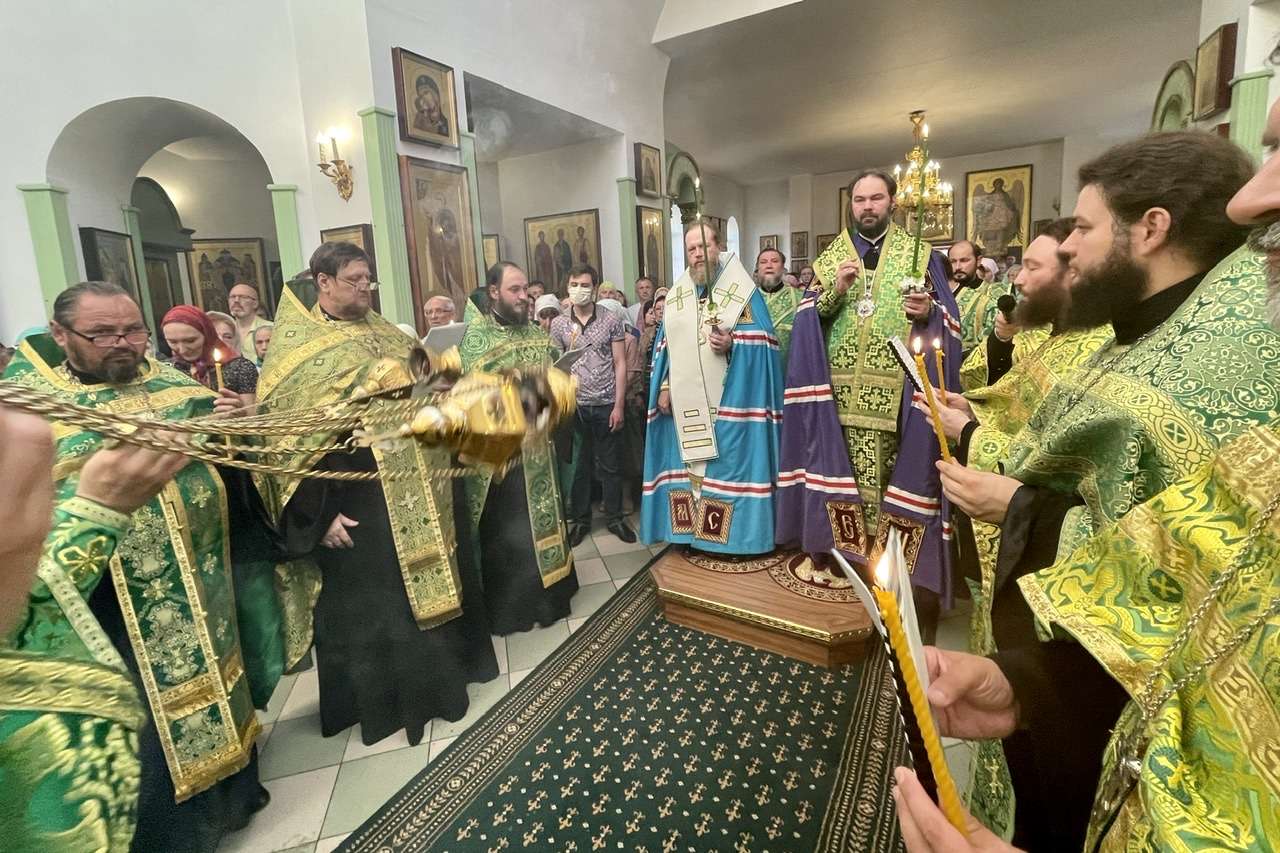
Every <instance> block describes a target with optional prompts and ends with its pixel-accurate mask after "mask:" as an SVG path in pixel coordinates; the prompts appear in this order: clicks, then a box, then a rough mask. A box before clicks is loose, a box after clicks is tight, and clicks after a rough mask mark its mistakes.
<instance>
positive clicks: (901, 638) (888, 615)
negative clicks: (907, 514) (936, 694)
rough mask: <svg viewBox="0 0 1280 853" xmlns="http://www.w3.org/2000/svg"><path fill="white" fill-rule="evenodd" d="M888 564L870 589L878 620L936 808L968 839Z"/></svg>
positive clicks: (883, 561)
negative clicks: (932, 785) (918, 741)
mask: <svg viewBox="0 0 1280 853" xmlns="http://www.w3.org/2000/svg"><path fill="white" fill-rule="evenodd" d="M888 560H889V556H888V554H886V555H885V556H884V557H881V558H880V564H879V565H878V566H877V567H876V586H875V587H874V588H873V589H872V594H873V595H875V597H876V605H877V606H879V608H880V617H881V618H882V619H883V620H884V626H885V628H886V630H888V632H889V645H890V647H892V649H893V657H894V660H896V661H897V663H898V672H899V673H900V674H901V675H902V682H903V684H904V685H905V686H906V689H907V696H908V697H909V698H910V699H911V712H912V713H913V714H914V715H915V718H916V724H917V725H918V726H919V727H920V738H921V740H923V741H924V749H925V752H926V753H928V755H929V767H930V769H932V770H933V778H934V781H935V782H936V783H937V785H938V807H939V808H941V809H942V813H943V814H944V815H946V818H947V821H948V822H949V823H950V824H951V825H952V826H954V827H955V828H956V829H957V830H959V832H960V834H961V835H963V836H965V837H966V838H967V837H968V829H967V827H968V822H967V821H966V820H965V813H964V807H963V806H961V805H960V794H959V792H958V791H956V783H955V781H954V780H953V779H952V778H951V770H950V769H949V768H948V767H947V759H946V754H945V753H944V752H943V750H942V740H941V738H939V737H938V729H937V726H935V725H934V723H933V711H932V710H931V709H930V708H929V700H928V699H927V698H925V695H924V688H923V687H922V686H921V685H920V675H919V673H917V672H916V664H915V658H913V657H912V655H911V647H910V646H909V645H908V643H907V632H906V630H905V629H904V628H903V627H902V616H901V615H900V614H899V613H898V601H897V599H896V598H894V596H893V593H892V592H890V591H889V590H887V589H885V586H886V585H887V584H888V582H889V578H888V574H889V571H888V568H889V567H888Z"/></svg>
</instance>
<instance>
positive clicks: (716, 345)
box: [707, 326, 733, 355]
mask: <svg viewBox="0 0 1280 853" xmlns="http://www.w3.org/2000/svg"><path fill="white" fill-rule="evenodd" d="M707 341H708V342H710V344H711V351H712V352H714V353H716V354H717V355H728V354H729V350H730V349H732V348H733V332H726V331H724V330H723V329H721V328H720V327H719V326H712V327H711V333H710V334H709V335H707Z"/></svg>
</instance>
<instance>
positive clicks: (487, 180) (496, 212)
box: [476, 163, 524, 266]
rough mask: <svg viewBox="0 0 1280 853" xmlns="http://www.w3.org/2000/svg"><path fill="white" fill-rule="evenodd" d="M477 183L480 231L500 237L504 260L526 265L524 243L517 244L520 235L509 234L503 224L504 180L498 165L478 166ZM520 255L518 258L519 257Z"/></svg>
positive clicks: (500, 249)
mask: <svg viewBox="0 0 1280 853" xmlns="http://www.w3.org/2000/svg"><path fill="white" fill-rule="evenodd" d="M476 182H477V184H478V185H479V187H480V230H481V232H483V233H485V234H497V235H498V252H499V255H501V257H502V260H504V261H510V260H514V261H515V262H516V263H518V264H520V265H521V266H523V265H524V261H523V257H524V248H523V247H524V243H523V238H522V239H521V241H520V242H518V243H517V242H515V240H516V237H518V236H521V235H518V234H508V233H507V230H506V226H505V225H504V224H503V222H502V179H501V176H500V175H499V171H498V164H497V163H479V164H477V165H476ZM517 255H518V256H517Z"/></svg>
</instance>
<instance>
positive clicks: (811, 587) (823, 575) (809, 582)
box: [769, 553, 858, 603]
mask: <svg viewBox="0 0 1280 853" xmlns="http://www.w3.org/2000/svg"><path fill="white" fill-rule="evenodd" d="M839 571H840V570H839V569H838V568H834V567H831V568H828V567H827V566H823V565H817V564H815V563H814V562H813V558H812V557H810V556H809V555H808V554H803V553H802V554H792V555H791V556H790V558H788V559H786V560H783V561H780V562H779V563H778V564H777V565H774V566H770V567H769V577H771V578H773V579H774V580H775V581H777V582H778V585H779V586H781V587H782V588H783V589H788V590H790V591H791V592H794V593H795V594H796V595H803V596H804V597H805V598H812V599H813V600H814V601H835V602H840V603H845V602H850V601H857V599H858V594H857V593H856V592H854V591H853V584H851V583H849V579H848V578H846V577H845V576H844V575H842V574H837V572H839Z"/></svg>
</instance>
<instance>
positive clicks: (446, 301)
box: [427, 293, 458, 312]
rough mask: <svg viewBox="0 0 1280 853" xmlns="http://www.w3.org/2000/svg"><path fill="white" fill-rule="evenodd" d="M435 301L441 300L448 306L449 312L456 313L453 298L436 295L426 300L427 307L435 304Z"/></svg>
mask: <svg viewBox="0 0 1280 853" xmlns="http://www.w3.org/2000/svg"><path fill="white" fill-rule="evenodd" d="M437 299H440V300H443V301H444V302H445V303H446V304H447V305H448V306H449V310H450V311H455V312H456V311H457V310H458V306H456V305H454V304H453V298H452V297H449V296H445V295H444V294H443V293H437V294H436V295H435V296H433V297H431V298H430V299H428V300H427V305H430V304H431V303H432V302H435V301H436V300H437Z"/></svg>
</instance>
